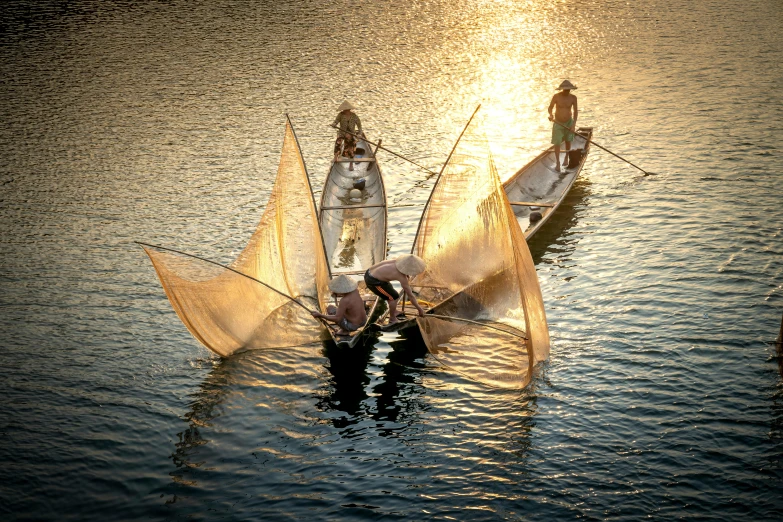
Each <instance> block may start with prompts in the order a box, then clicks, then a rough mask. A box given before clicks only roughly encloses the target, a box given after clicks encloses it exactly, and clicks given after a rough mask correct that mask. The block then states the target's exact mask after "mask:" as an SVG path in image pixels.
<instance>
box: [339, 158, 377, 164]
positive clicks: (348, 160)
mask: <svg viewBox="0 0 783 522" xmlns="http://www.w3.org/2000/svg"><path fill="white" fill-rule="evenodd" d="M373 161H375V158H343V157H340V158H338V159H337V163H371V162H373Z"/></svg>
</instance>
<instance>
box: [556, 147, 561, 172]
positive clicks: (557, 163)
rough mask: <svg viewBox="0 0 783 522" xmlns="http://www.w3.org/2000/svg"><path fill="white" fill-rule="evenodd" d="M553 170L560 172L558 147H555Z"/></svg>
mask: <svg viewBox="0 0 783 522" xmlns="http://www.w3.org/2000/svg"><path fill="white" fill-rule="evenodd" d="M555 170H556V171H558V172H560V145H555Z"/></svg>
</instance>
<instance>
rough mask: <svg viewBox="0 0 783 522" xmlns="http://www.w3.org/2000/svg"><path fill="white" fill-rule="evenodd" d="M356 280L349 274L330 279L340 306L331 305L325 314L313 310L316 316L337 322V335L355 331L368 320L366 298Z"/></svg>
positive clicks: (330, 287) (313, 314)
mask: <svg viewBox="0 0 783 522" xmlns="http://www.w3.org/2000/svg"><path fill="white" fill-rule="evenodd" d="M358 288H359V286H358V285H357V284H356V281H354V280H353V279H351V278H350V277H348V276H345V275H341V276H338V277H335V278H334V279H332V280H331V281H329V290H331V291H332V294H333V295H334V296H336V297H338V298H340V302H339V303H338V306H336V307H335V306H334V305H329V306H328V307H327V308H326V313H327V314H328V315H324V314H322V313H320V312H315V311H311V312H310V314H312V316H313V317H315V318H317V319H318V318H320V319H324V320H326V321H329V322H332V323H336V324H337V325H338V326H339V327H340V329H339V330H338V331H337V335H349V334H350V333H351V332H355V331H356V330H358V329H359V328H361V327H362V326H364V323H366V322H367V312H366V311H365V309H364V299H362V296H361V294H359V290H358Z"/></svg>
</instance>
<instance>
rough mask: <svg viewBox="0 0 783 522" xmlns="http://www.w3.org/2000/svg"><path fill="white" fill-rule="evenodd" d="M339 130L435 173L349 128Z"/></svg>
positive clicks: (332, 126)
mask: <svg viewBox="0 0 783 522" xmlns="http://www.w3.org/2000/svg"><path fill="white" fill-rule="evenodd" d="M329 126H330V127H331V128H333V129H337V126H336V125H329ZM340 132H345V133H347V134H350V135H351V136H353V137H355V138H359V139H360V140H364V141H366V142H367V143H369V144H370V145H375V146H376V147H378V148H379V149H381V150H385V151H386V152H388V153H389V154H394V155H395V156H397V157H398V158H402V159H404V160H405V161H407V162H410V163H413V164H414V165H416V166H417V167H419V168H420V169H424V170H426V171H427V172H429V173H430V174H437V172H434V171H432V170H430V169H428V168H427V167H424V166H422V165H419V164H418V163H416V162H415V161H413V160H412V159H408V158H406V157H405V156H403V155H402V154H397V153H396V152H394V151H393V150H389V149H387V148H386V147H383V146H381V144H380V143H374V142H372V141H370V140H368V139H367V138H365V137H364V136H359V135H358V134H354V133H353V132H351V131H349V130H344V131H340Z"/></svg>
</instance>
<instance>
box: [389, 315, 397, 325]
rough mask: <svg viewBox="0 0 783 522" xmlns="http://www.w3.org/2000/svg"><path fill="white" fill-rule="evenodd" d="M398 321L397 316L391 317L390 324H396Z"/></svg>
mask: <svg viewBox="0 0 783 522" xmlns="http://www.w3.org/2000/svg"><path fill="white" fill-rule="evenodd" d="M396 322H397V318H396V317H389V324H394V323H396Z"/></svg>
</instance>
